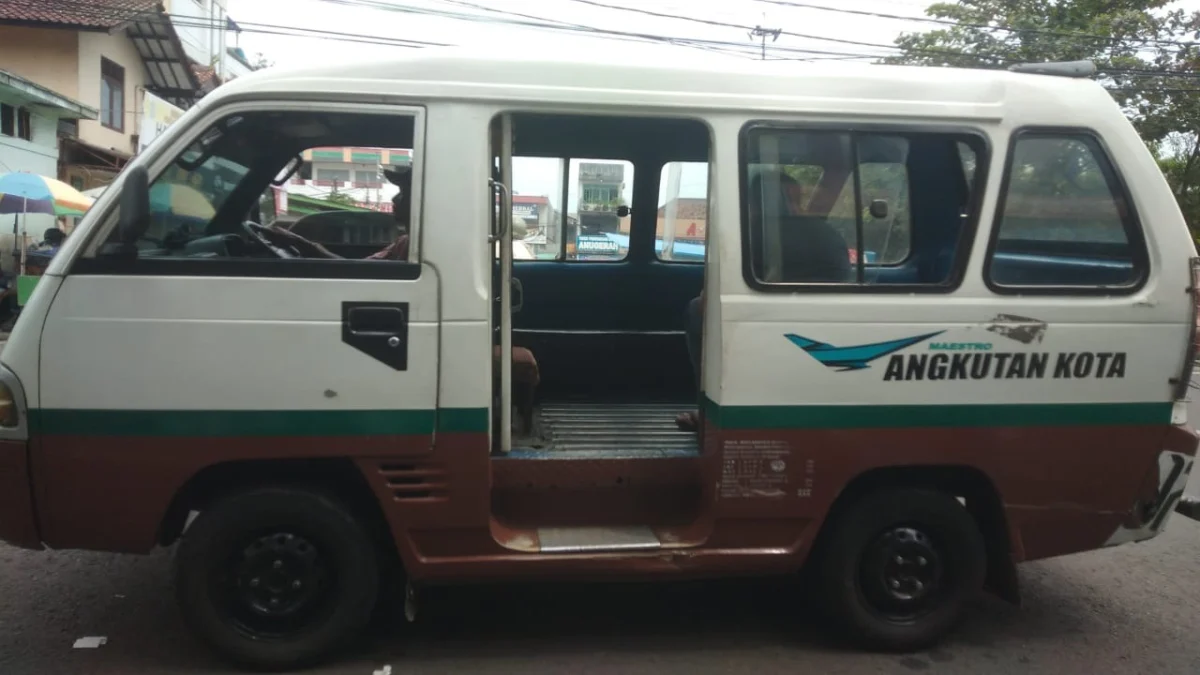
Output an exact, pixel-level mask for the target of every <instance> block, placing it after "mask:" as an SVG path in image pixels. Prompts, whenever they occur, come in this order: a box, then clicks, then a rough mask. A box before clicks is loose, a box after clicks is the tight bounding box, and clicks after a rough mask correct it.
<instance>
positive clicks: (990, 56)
mask: <svg viewBox="0 0 1200 675" xmlns="http://www.w3.org/2000/svg"><path fill="white" fill-rule="evenodd" d="M1171 4H1172V3H1171V2H1169V1H1168V0H960V2H958V3H937V4H933V5H930V6H929V7H928V9H926V11H925V13H926V14H927V15H928V16H930V17H934V18H936V19H939V20H941V21H943V22H945V23H944V24H943V25H942V27H939V28H936V29H934V30H929V31H921V32H913V33H905V34H903V35H901V36H900V37H899V38H897V40H896V45H897V46H898V47H899V48H900V50H901V54H900V55H898V56H895V57H890V58H888V59H885V61H886V62H888V63H905V64H916V65H927V66H960V67H975V68H1001V67H1006V66H1008V65H1011V64H1013V63H1020V62H1042V61H1071V60H1078V59H1090V60H1092V61H1094V62H1095V63H1096V65H1097V67H1098V68H1099V71H1100V74H1099V77H1098V79H1099V81H1100V82H1101V83H1103V84H1104V85H1105V87H1107V88H1108V90H1109V92H1110V93H1111V94H1112V96H1113V98H1114V99H1115V100H1116V102H1117V103H1118V104H1119V105H1120V106H1121V108H1122V109H1123V110H1124V111H1125V113H1126V115H1128V116H1129V118H1130V120H1131V121H1132V122H1133V124H1134V125H1135V127H1137V129H1138V133H1139V134H1141V136H1142V139H1143V140H1144V141H1146V143H1147V144H1148V145H1149V146H1150V147H1151V149H1152V150H1154V151H1155V154H1156V156H1157V157H1158V158H1159V163H1160V166H1162V168H1163V170H1164V174H1165V175H1166V177H1167V179H1168V181H1169V182H1170V184H1171V189H1172V191H1173V192H1174V194H1175V197H1176V199H1177V200H1178V201H1179V204H1180V207H1181V209H1182V210H1183V212H1184V215H1185V217H1187V219H1188V224H1189V226H1190V227H1191V228H1192V231H1193V233H1197V232H1200V210H1198V209H1197V206H1196V205H1195V203H1194V202H1195V200H1196V192H1197V190H1200V82H1197V80H1196V75H1195V73H1196V72H1197V67H1198V66H1200V49H1198V43H1197V42H1196V37H1197V36H1198V35H1200V12H1186V11H1183V10H1178V9H1176V10H1170V11H1167V10H1166V8H1167V7H1168V6H1169V5H1171ZM1064 160H1065V161H1069V160H1067V159H1066V158H1064ZM1055 168H1057V169H1069V167H1055ZM1056 173H1057V172H1056ZM1069 173H1070V171H1069V170H1068V171H1067V174H1069ZM1024 178H1027V179H1028V180H1029V181H1031V182H1035V181H1037V180H1039V179H1040V177H1037V176H1033V175H1030V176H1026V177H1024Z"/></svg>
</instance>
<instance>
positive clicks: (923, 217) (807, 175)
mask: <svg viewBox="0 0 1200 675" xmlns="http://www.w3.org/2000/svg"><path fill="white" fill-rule="evenodd" d="M982 151H983V144H982V142H981V141H980V140H979V139H977V138H975V137H973V136H968V135H958V134H926V133H861V132H850V131H836V130H821V131H817V130H800V129H796V130H790V129H787V130H785V129H763V128H751V129H749V130H748V131H747V132H746V136H745V138H744V145H743V163H744V182H743V200H744V204H743V214H744V218H745V219H746V228H745V233H746V238H745V246H746V249H747V250H746V251H745V253H746V255H747V258H748V265H747V274H748V277H749V279H750V280H752V283H756V284H767V285H769V284H854V285H929V286H935V285H940V286H945V285H947V284H948V283H949V282H950V281H951V280H952V275H953V273H954V271H955V270H956V269H958V268H959V267H960V265H958V264H957V263H958V262H959V253H960V252H959V251H958V249H959V243H960V241H961V240H962V239H961V238H962V235H963V234H964V233H965V232H967V231H968V228H969V227H973V224H972V223H971V222H970V221H971V218H970V217H969V216H970V214H971V212H972V205H973V200H972V190H971V184H972V182H973V181H974V174H975V172H976V165H977V164H978V163H979V157H980V154H981V153H982Z"/></svg>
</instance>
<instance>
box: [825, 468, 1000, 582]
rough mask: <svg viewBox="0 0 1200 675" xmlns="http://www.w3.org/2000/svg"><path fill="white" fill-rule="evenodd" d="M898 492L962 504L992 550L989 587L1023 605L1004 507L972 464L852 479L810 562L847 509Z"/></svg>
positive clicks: (872, 471) (991, 484)
mask: <svg viewBox="0 0 1200 675" xmlns="http://www.w3.org/2000/svg"><path fill="white" fill-rule="evenodd" d="M894 488H925V489H930V490H937V491H939V492H944V493H947V494H951V495H953V496H954V497H957V498H959V499H960V501H961V502H962V503H963V505H964V507H965V508H966V509H967V512H968V513H969V514H971V517H972V518H973V519H974V520H975V522H976V524H977V525H978V526H979V530H980V532H981V533H982V534H983V539H984V542H985V544H986V546H987V578H986V580H985V587H986V588H987V590H989V591H991V592H992V593H994V594H996V595H997V596H999V597H1000V598H1002V599H1004V600H1007V601H1008V602H1011V603H1013V604H1018V605H1019V604H1020V584H1019V582H1018V578H1017V571H1016V564H1015V563H1014V562H1013V557H1012V540H1011V532H1010V529H1009V524H1008V519H1007V517H1006V516H1005V512H1004V502H1003V500H1002V498H1001V496H1000V491H999V490H998V489H997V488H996V485H995V483H994V482H993V481H992V479H991V478H990V477H989V476H988V475H987V474H986V473H985V472H983V471H981V470H980V469H978V468H976V467H973V466H967V465H955V464H946V465H908V466H889V467H879V468H875V469H868V470H866V471H863V472H862V473H860V474H858V475H857V476H855V477H854V478H853V479H852V480H850V481H849V482H848V483H847V484H846V486H845V487H843V488H842V490H841V492H839V493H838V496H837V498H836V499H835V500H834V501H833V504H832V505H831V506H830V508H829V511H828V513H827V514H826V516H825V519H824V523H823V524H822V526H821V529H820V531H819V532H818V534H817V538H816V540H815V541H814V543H813V548H812V553H813V555H810V556H809V559H815V558H817V557H819V551H820V549H821V547H822V544H823V542H824V540H825V539H826V538H827V537H828V533H829V531H830V529H831V527H833V526H836V522H837V520H838V517H839V516H840V515H841V513H842V512H844V511H845V509H846V508H847V507H848V506H850V505H851V504H853V503H854V502H856V501H857V500H859V499H861V498H862V497H864V496H866V495H868V494H871V493H873V492H876V491H879V490H883V489H894Z"/></svg>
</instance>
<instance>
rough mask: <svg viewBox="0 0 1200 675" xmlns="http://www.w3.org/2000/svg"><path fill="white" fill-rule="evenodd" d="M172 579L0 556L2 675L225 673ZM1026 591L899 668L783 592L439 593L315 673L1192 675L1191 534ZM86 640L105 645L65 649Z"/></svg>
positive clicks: (1042, 574) (1182, 522)
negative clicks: (185, 615)
mask: <svg viewBox="0 0 1200 675" xmlns="http://www.w3.org/2000/svg"><path fill="white" fill-rule="evenodd" d="M1193 415H1195V417H1193V419H1200V406H1196V409H1195V410H1193ZM1190 490H1191V492H1192V493H1193V494H1196V495H1200V479H1197V478H1195V477H1193V480H1192V484H1191V486H1190ZM169 562H170V558H169V552H160V553H158V554H156V555H152V556H147V557H124V556H113V555H102V554H91V553H75V552H64V553H32V552H26V551H19V550H17V549H12V548H6V547H4V546H3V545H0V673H3V674H4V675H25V674H27V673H28V674H34V673H36V674H38V675H42V674H44V673H51V672H54V673H71V674H72V675H85V674H93V673H94V674H109V673H111V674H114V675H115V674H120V675H130V674H136V673H154V674H156V675H157V674H158V673H227V672H235V671H233V670H232V669H230V668H229V667H228V666H226V665H225V664H223V663H221V662H220V661H217V660H216V659H215V658H214V657H213V656H212V655H211V654H210V653H209V652H207V651H206V650H205V649H204V648H203V647H201V646H199V645H198V644H196V643H195V642H194V641H193V640H192V638H191V637H190V636H189V635H188V634H187V633H186V631H185V630H184V628H183V625H182V622H181V619H180V616H179V613H178V611H177V610H176V608H175V605H174V602H173V596H172V592H171V585H170V565H169ZM1021 584H1022V589H1023V593H1024V600H1025V602H1024V605H1023V607H1021V608H1015V607H1012V606H1009V605H1007V604H1004V603H1002V602H999V601H995V600H991V599H987V598H981V599H980V600H979V601H977V602H976V603H974V604H973V605H972V607H971V608H970V611H969V613H968V616H967V619H966V622H965V624H964V625H963V627H962V628H961V629H960V630H959V631H958V632H957V633H956V634H955V635H954V636H953V637H952V639H950V640H949V641H947V642H946V643H945V644H944V645H943V646H942V647H941V648H939V649H936V650H933V651H930V652H925V653H920V654H913V655H908V656H897V655H879V654H863V653H857V652H854V651H851V650H848V649H846V648H844V647H843V646H841V645H839V643H838V642H837V641H836V640H835V639H833V638H831V637H829V636H827V635H826V634H825V633H824V632H823V631H822V630H821V628H820V626H819V625H817V624H816V622H815V621H814V620H813V619H812V618H811V616H810V614H809V612H808V611H807V610H806V608H805V605H804V600H803V598H802V597H800V596H799V594H798V593H796V592H795V589H794V588H792V587H791V586H790V585H789V584H787V583H785V582H782V581H778V580H766V581H751V582H746V581H738V582H720V583H709V584H684V585H571V586H555V587H548V586H540V587H532V588H531V587H503V588H460V589H439V590H437V591H434V592H430V593H427V594H425V595H424V596H423V597H422V604H421V611H420V615H419V617H418V621H417V623H416V624H404V623H403V622H402V621H396V622H392V623H384V624H382V625H381V626H379V627H378V628H377V629H376V630H375V632H374V633H373V634H371V635H368V636H364V638H363V640H362V644H361V645H359V646H358V647H357V648H356V649H355V650H354V651H352V652H351V653H349V654H347V655H346V656H344V657H343V658H342V659H341V660H339V661H337V662H336V663H333V664H330V665H329V666H327V667H324V668H319V669H316V670H315V671H312V672H317V673H326V674H339V675H341V674H354V675H371V674H372V673H375V672H376V671H381V670H383V667H384V666H388V665H390V666H391V668H392V672H393V673H396V674H397V675H399V674H400V673H413V674H424V673H460V672H461V673H471V675H484V674H488V673H532V674H537V673H555V674H558V673H630V674H633V673H655V674H660V673H670V672H680V673H688V674H689V675H700V674H704V673H746V672H761V673H784V672H796V673H911V672H930V673H975V674H985V673H1006V674H1009V673H1011V674H1018V673H1019V674H1020V675H1032V674H1035V673H1048V674H1053V675H1060V674H1063V673H1081V674H1090V673H1131V674H1141V673H1148V672H1156V673H1188V674H1194V673H1198V672H1200V640H1197V639H1196V638H1197V629H1200V523H1197V522H1194V521H1190V520H1187V519H1184V518H1182V517H1179V516H1175V517H1174V518H1173V519H1172V522H1171V524H1170V526H1169V528H1168V530H1167V532H1166V533H1165V534H1163V535H1162V536H1160V537H1159V538H1157V539H1155V540H1153V541H1151V542H1148V543H1144V544H1137V545H1130V546H1124V547H1119V548H1115V549H1109V550H1105V551H1095V552H1091V553H1086V554H1081V555H1076V556H1071V557H1065V558H1061V559H1056V560H1049V561H1043V562H1038V563H1032V564H1029V565H1025V566H1023V567H1022V568H1021ZM84 636H105V637H107V638H108V642H107V644H105V645H104V646H102V647H100V648H99V649H94V650H83V649H73V648H72V644H73V642H74V641H75V640H76V639H77V638H80V637H84Z"/></svg>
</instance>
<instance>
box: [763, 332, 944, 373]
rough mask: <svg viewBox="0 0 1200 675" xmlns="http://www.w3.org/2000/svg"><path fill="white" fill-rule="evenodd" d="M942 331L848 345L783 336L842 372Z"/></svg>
mask: <svg viewBox="0 0 1200 675" xmlns="http://www.w3.org/2000/svg"><path fill="white" fill-rule="evenodd" d="M944 332H946V331H941V330H939V331H938V332H936V333H928V334H925V335H917V336H914V337H907V338H901V339H899V340H889V341H887V342H876V343H873V344H868V345H853V346H850V347H834V346H833V345H831V344H828V343H825V342H818V341H816V340H810V339H808V338H806V337H801V336H799V335H796V334H795V333H788V334H787V335H785V336H784V337H786V338H787V339H788V340H790V341H791V342H792V344H794V345H796V346H797V347H799V348H801V349H803V350H804V351H806V352H808V354H809V355H810V356H812V357H813V358H814V359H816V360H818V361H820V362H821V365H823V366H826V367H828V368H835V369H837V370H838V371H839V372H844V371H847V370H863V369H865V368H869V367H870V363H871V362H872V361H874V360H876V359H879V358H882V357H884V356H887V355H888V354H891V353H892V352H898V351H900V350H901V349H904V348H905V347H911V346H913V345H915V344H917V343H919V342H924V341H925V340H928V339H929V338H931V337H934V336H937V335H941V334H942V333H944Z"/></svg>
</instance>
